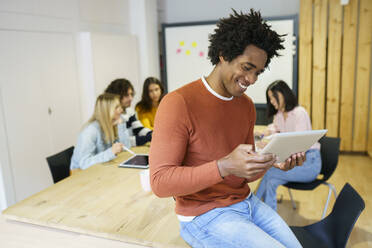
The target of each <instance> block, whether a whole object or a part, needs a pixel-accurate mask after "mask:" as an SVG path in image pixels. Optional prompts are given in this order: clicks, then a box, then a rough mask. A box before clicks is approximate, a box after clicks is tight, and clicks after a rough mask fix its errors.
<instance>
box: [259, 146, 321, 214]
mask: <svg viewBox="0 0 372 248" xmlns="http://www.w3.org/2000/svg"><path fill="white" fill-rule="evenodd" d="M321 167H322V160H321V157H320V151H319V150H318V149H311V150H308V151H307V152H306V161H305V162H304V163H303V165H302V166H296V167H294V168H293V169H292V170H289V171H282V170H280V169H277V168H274V167H272V168H270V169H269V170H268V171H267V172H266V174H265V175H264V177H263V178H262V180H261V183H260V186H259V187H258V190H257V193H256V196H257V197H258V198H259V199H262V200H263V202H265V203H266V204H267V205H269V206H270V207H271V208H272V209H274V210H275V211H276V210H277V203H276V189H277V188H278V186H279V185H283V184H286V183H288V182H311V181H313V180H314V179H315V178H316V177H317V176H318V174H319V173H320V169H321Z"/></svg>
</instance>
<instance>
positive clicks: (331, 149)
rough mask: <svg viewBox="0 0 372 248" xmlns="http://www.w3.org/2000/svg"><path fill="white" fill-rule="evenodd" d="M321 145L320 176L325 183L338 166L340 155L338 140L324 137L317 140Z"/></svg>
mask: <svg viewBox="0 0 372 248" xmlns="http://www.w3.org/2000/svg"><path fill="white" fill-rule="evenodd" d="M319 143H320V145H321V147H320V154H321V157H322V169H321V171H320V174H322V175H323V180H324V181H326V180H328V178H330V176H331V175H332V174H333V172H334V171H335V169H336V167H337V164H338V155H339V154H340V138H332V137H327V136H324V137H323V138H321V139H320V140H319Z"/></svg>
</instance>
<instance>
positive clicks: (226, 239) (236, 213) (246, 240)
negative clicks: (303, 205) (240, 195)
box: [180, 194, 301, 248]
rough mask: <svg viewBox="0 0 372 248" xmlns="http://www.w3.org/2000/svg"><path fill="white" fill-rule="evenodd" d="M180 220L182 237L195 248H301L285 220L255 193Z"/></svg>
mask: <svg viewBox="0 0 372 248" xmlns="http://www.w3.org/2000/svg"><path fill="white" fill-rule="evenodd" d="M180 223H181V236H182V238H183V239H184V240H185V241H186V242H187V243H188V244H189V245H190V246H191V247H194V248H197V247H204V248H207V247H211V248H219V247H221V248H238V247H241V248H243V247H244V248H248V247H301V244H300V243H299V242H298V240H297V238H296V237H295V235H294V234H293V232H292V231H291V229H290V228H289V227H288V225H287V224H286V223H285V222H284V220H283V219H282V218H281V217H280V216H279V215H278V214H277V213H276V212H275V211H273V210H272V209H271V208H270V207H269V206H267V205H266V204H264V203H263V202H261V201H260V200H259V199H258V198H257V197H256V196H255V195H254V194H250V196H248V197H247V198H246V199H245V200H244V201H241V202H239V203H236V204H233V205H231V206H227V207H222V208H215V209H212V210H210V211H208V212H206V213H204V214H202V215H199V216H197V217H195V218H194V219H193V220H192V221H190V222H180Z"/></svg>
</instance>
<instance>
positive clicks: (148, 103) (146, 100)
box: [136, 77, 164, 112]
mask: <svg viewBox="0 0 372 248" xmlns="http://www.w3.org/2000/svg"><path fill="white" fill-rule="evenodd" d="M151 84H157V85H159V88H160V91H161V92H160V98H159V102H160V101H161V99H162V98H163V96H164V86H163V84H162V83H161V82H160V80H159V79H157V78H154V77H148V78H146V80H145V82H144V83H143V90H142V98H141V101H139V102H138V103H137V104H136V108H137V107H139V108H141V111H143V112H148V111H151V108H152V100H151V98H150V94H149V87H150V85H151Z"/></svg>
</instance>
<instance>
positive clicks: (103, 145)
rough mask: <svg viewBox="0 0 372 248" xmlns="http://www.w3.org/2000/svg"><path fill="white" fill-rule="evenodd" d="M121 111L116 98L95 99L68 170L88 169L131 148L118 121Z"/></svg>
mask: <svg viewBox="0 0 372 248" xmlns="http://www.w3.org/2000/svg"><path fill="white" fill-rule="evenodd" d="M122 113H123V109H122V107H121V105H120V97H119V96H118V95H114V94H110V93H104V94H102V95H100V96H98V98H97V101H96V105H95V108H94V114H93V116H92V117H91V118H90V119H89V121H88V122H87V123H86V124H85V125H84V127H83V130H82V131H81V133H80V135H79V138H78V142H77V145H76V146H75V149H74V153H73V155H72V159H71V165H70V169H71V170H74V169H87V168H89V167H90V166H92V165H94V164H97V163H103V162H107V161H110V160H112V159H114V158H115V157H116V155H117V154H118V153H119V152H121V151H122V149H123V146H126V147H128V148H129V147H130V141H129V133H128V129H127V128H126V125H125V123H123V120H122V119H121V118H120V115H121V114H122Z"/></svg>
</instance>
